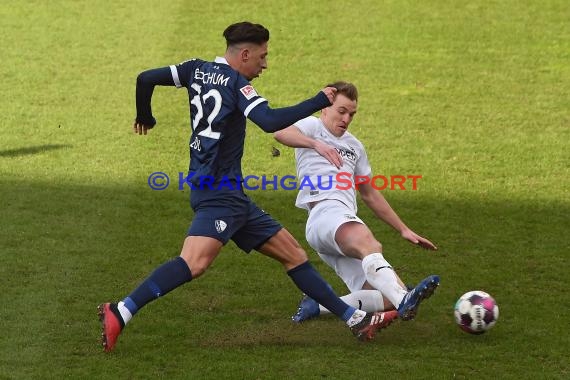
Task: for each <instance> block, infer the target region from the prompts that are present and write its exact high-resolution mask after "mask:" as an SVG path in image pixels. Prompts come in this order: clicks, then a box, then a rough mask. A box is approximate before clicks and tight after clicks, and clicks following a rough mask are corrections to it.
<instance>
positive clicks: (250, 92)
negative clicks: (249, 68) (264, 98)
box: [239, 84, 257, 100]
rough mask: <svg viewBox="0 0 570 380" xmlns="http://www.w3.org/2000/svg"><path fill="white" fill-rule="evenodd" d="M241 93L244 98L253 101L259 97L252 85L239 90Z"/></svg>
mask: <svg viewBox="0 0 570 380" xmlns="http://www.w3.org/2000/svg"><path fill="white" fill-rule="evenodd" d="M239 90H240V91H241V93H242V94H243V96H245V98H246V99H247V100H251V98H253V97H255V96H257V92H255V89H254V88H253V86H252V85H250V84H248V85H247V86H244V87H242V88H240V89H239Z"/></svg>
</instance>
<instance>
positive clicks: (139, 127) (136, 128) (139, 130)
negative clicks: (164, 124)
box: [133, 120, 152, 135]
mask: <svg viewBox="0 0 570 380" xmlns="http://www.w3.org/2000/svg"><path fill="white" fill-rule="evenodd" d="M149 129H152V127H151V126H148V125H144V124H142V123H139V122H138V121H136V120H135V122H134V124H133V132H134V133H136V134H139V135H146V134H147V133H148V132H147V131H148V130H149Z"/></svg>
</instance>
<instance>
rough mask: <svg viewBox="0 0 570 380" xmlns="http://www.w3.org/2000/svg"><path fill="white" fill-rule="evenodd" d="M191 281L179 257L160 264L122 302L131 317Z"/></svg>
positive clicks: (186, 267)
mask: <svg viewBox="0 0 570 380" xmlns="http://www.w3.org/2000/svg"><path fill="white" fill-rule="evenodd" d="M190 280H192V273H191V272H190V268H188V265H187V264H186V261H184V259H183V258H182V257H180V256H178V257H177V258H175V259H174V260H171V261H169V262H167V263H165V264H162V265H161V266H159V267H158V268H156V269H155V270H154V272H152V273H151V275H150V276H148V277H147V278H146V280H144V281H143V282H142V283H141V284H140V285H139V286H138V288H136V289H135V290H134V291H133V292H132V293H131V294H129V295H128V297H127V298H125V299H124V300H123V302H124V303H125V306H126V308H127V309H129V311H130V312H131V314H132V315H135V313H136V312H137V311H138V310H139V309H140V308H142V307H143V306H144V305H146V304H147V303H149V302H151V301H154V300H155V299H157V298H158V297H160V296H163V295H165V294H166V293H168V292H170V291H171V290H173V289H176V288H177V287H179V286H180V285H182V284H185V283H186V282H188V281H190Z"/></svg>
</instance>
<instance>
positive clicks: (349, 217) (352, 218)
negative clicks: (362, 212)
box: [344, 214, 356, 220]
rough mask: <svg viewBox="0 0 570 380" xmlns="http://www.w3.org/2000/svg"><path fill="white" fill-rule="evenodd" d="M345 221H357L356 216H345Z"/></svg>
mask: <svg viewBox="0 0 570 380" xmlns="http://www.w3.org/2000/svg"><path fill="white" fill-rule="evenodd" d="M344 217H345V219H348V220H356V216H354V215H350V214H344Z"/></svg>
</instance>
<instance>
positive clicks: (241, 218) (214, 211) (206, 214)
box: [188, 196, 283, 253]
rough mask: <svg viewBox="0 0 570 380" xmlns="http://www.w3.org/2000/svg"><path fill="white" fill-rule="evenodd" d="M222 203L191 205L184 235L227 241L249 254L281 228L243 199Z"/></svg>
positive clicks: (263, 212) (248, 200)
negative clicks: (192, 212) (189, 217)
mask: <svg viewBox="0 0 570 380" xmlns="http://www.w3.org/2000/svg"><path fill="white" fill-rule="evenodd" d="M225 200H227V199H217V200H216V201H215V202H214V201H210V202H200V203H199V204H197V205H195V207H193V208H194V212H195V214H194V219H193V220H192V224H191V225H190V228H189V229H188V236H207V237H211V238H214V239H216V240H219V241H221V242H222V243H223V244H224V245H225V244H226V243H227V242H228V241H229V240H230V239H231V240H233V241H234V242H235V243H236V245H237V246H238V247H239V248H240V249H241V250H243V251H245V252H248V253H249V252H250V251H251V250H252V249H256V248H259V247H260V246H262V245H263V244H264V243H265V242H266V241H267V240H269V239H270V238H271V237H272V236H273V235H275V234H276V233H277V232H279V231H280V230H281V229H282V228H283V227H282V226H281V224H279V223H278V222H277V221H276V220H275V219H273V218H272V217H271V215H269V214H268V213H266V212H265V211H263V210H262V209H260V208H259V207H257V205H256V204H255V203H253V202H252V201H251V199H249V198H248V197H247V196H245V197H244V198H242V199H239V200H238V199H233V200H232V203H231V205H229V204H224V203H226V202H224V201H225Z"/></svg>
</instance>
